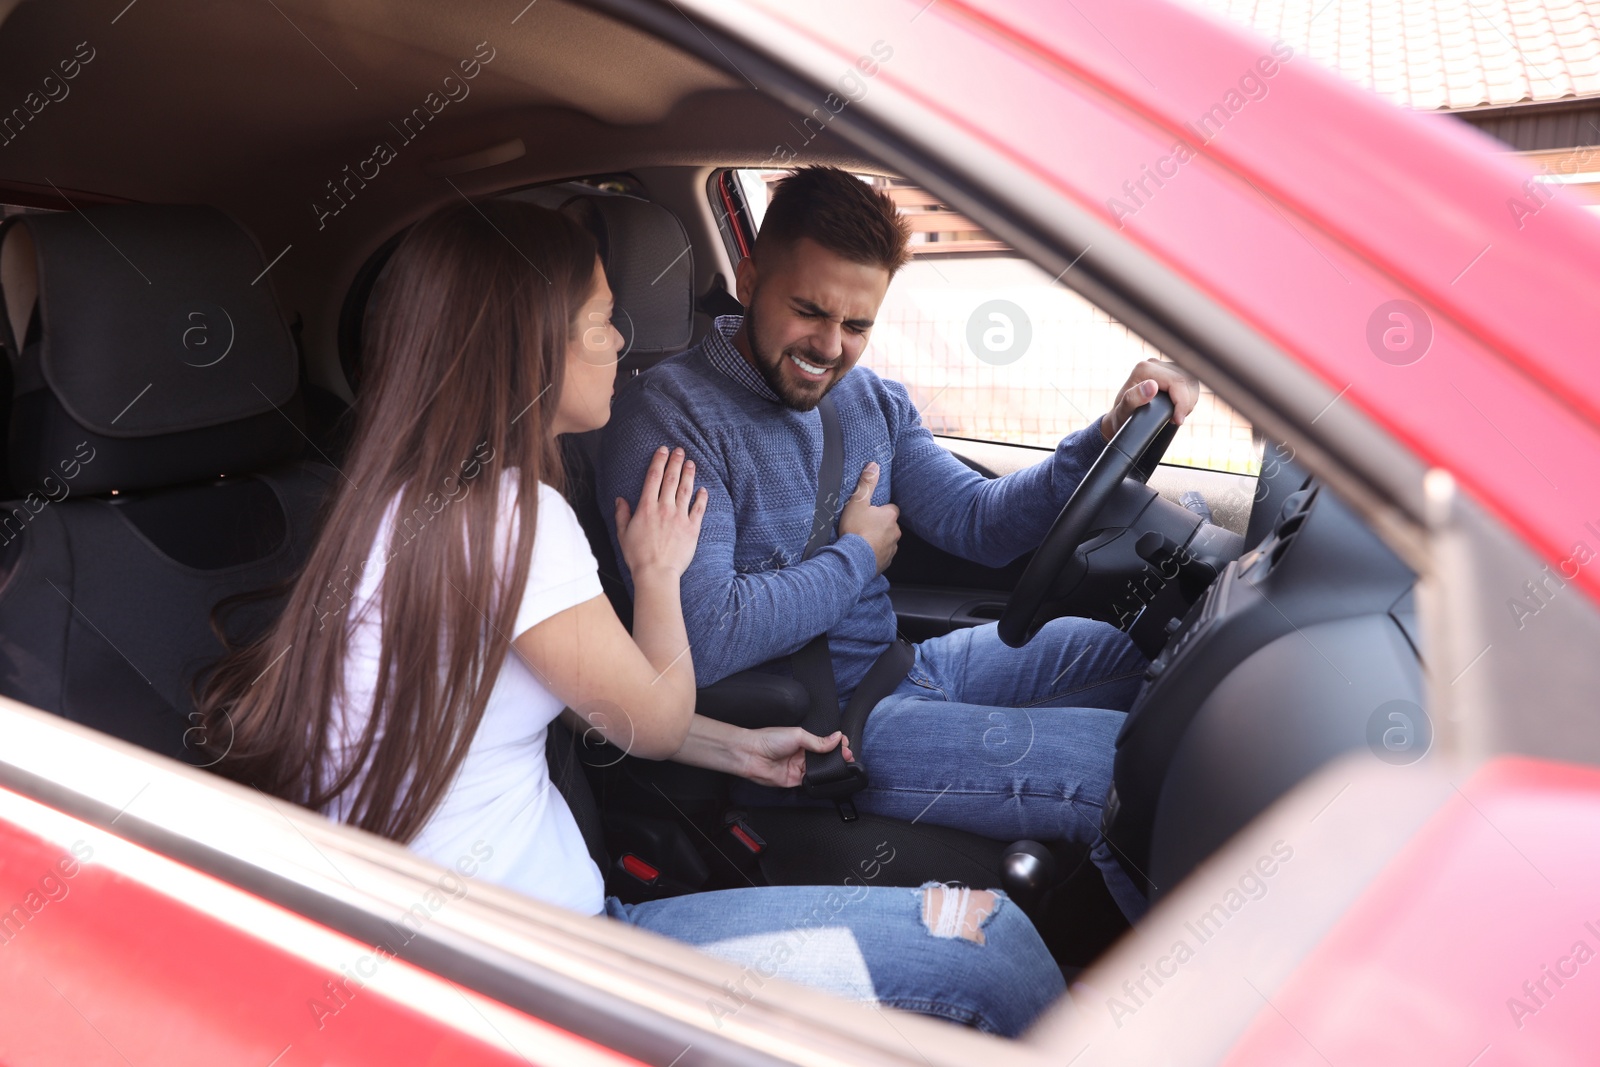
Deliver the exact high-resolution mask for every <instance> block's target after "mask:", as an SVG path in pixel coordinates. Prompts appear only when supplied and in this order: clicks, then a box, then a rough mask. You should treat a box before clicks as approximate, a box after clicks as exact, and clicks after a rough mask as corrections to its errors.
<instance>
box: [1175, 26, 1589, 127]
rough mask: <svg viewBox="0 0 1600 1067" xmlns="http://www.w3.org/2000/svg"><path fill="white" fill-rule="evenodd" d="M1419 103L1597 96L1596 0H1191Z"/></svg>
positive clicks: (1431, 106)
mask: <svg viewBox="0 0 1600 1067" xmlns="http://www.w3.org/2000/svg"><path fill="white" fill-rule="evenodd" d="M1190 2H1191V3H1194V4H1195V5H1197V6H1199V7H1200V8H1202V9H1204V10H1207V11H1209V12H1211V13H1212V14H1214V15H1218V16H1221V17H1223V18H1225V19H1231V20H1233V21H1235V22H1240V23H1243V24H1245V25H1247V26H1250V27H1251V28H1253V29H1254V30H1255V31H1256V32H1257V33H1260V34H1263V35H1264V36H1266V37H1269V38H1279V37H1281V38H1282V39H1283V40H1285V41H1287V42H1288V43H1289V44H1290V45H1292V46H1293V47H1294V49H1295V51H1297V52H1302V53H1304V54H1306V55H1309V56H1311V57H1312V58H1313V59H1315V60H1316V61H1317V62H1319V63H1322V64H1324V65H1326V66H1328V67H1331V68H1332V69H1334V70H1336V71H1338V72H1339V73H1340V74H1342V75H1344V76H1345V77H1347V78H1349V79H1350V80H1351V81H1354V82H1356V83H1357V84H1359V85H1362V86H1365V87H1366V88H1368V89H1372V90H1373V91H1375V92H1377V93H1380V94H1382V95H1383V96H1386V97H1388V98H1389V99H1391V100H1393V101H1395V102H1396V103H1399V104H1403V105H1404V106H1406V107H1410V108H1415V109H1417V110H1424V111H1426V110H1437V109H1460V108H1473V107H1485V106H1504V105H1508V104H1518V103H1541V102H1544V101H1549V100H1563V99H1569V98H1573V97H1590V96H1600V0H1376V2H1374V0H1190Z"/></svg>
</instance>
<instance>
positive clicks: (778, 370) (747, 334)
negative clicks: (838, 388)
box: [744, 300, 843, 411]
mask: <svg viewBox="0 0 1600 1067" xmlns="http://www.w3.org/2000/svg"><path fill="white" fill-rule="evenodd" d="M758 336H759V335H758V333H757V330H756V312H755V301H754V300H751V301H750V307H748V308H746V309H745V312H744V339H745V341H746V342H747V343H748V344H749V345H750V354H751V355H752V356H754V357H755V365H756V370H757V371H758V372H759V373H760V375H761V379H762V381H764V382H766V383H767V388H768V389H771V390H772V391H773V392H774V393H776V394H778V399H779V400H780V401H782V403H783V406H784V407H787V408H792V409H793V410H795V411H810V410H811V409H812V408H814V407H816V406H817V404H819V403H820V402H821V401H822V398H823V397H824V396H826V395H828V390H829V389H832V388H833V387H834V386H835V385H838V384H839V381H840V378H842V377H843V375H841V376H840V378H834V379H833V380H832V381H829V382H827V383H826V385H825V387H824V388H823V389H821V390H820V391H816V392H812V391H805V392H801V391H798V390H796V389H795V387H794V384H793V383H792V382H790V381H789V380H788V379H787V378H785V377H784V376H783V361H784V360H786V359H788V358H789V355H788V353H787V352H786V351H785V352H779V353H777V354H776V355H773V356H770V357H769V356H768V354H767V353H766V352H764V351H762V349H761V343H760V341H759V340H758V339H757V338H758ZM810 354H811V353H810V350H809V349H807V350H806V351H805V352H803V353H802V352H796V353H795V355H796V356H798V357H799V358H801V359H804V360H805V361H806V362H807V363H812V364H813V365H815V366H822V363H821V362H819V361H817V360H814V359H811V358H808V357H809V356H810ZM829 366H830V368H831V367H832V366H833V364H830V365H829Z"/></svg>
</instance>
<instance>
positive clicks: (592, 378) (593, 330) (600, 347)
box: [555, 256, 622, 433]
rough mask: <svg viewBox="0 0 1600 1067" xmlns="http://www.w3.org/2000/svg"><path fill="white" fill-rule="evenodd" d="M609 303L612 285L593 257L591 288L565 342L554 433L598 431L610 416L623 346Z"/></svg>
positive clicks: (610, 301)
mask: <svg viewBox="0 0 1600 1067" xmlns="http://www.w3.org/2000/svg"><path fill="white" fill-rule="evenodd" d="M612 303H613V301H612V297H611V286H610V284H609V283H607V281H606V272H605V269H604V268H603V267H601V266H600V257H598V256H596V257H595V261H594V285H593V287H592V288H591V289H590V291H589V299H588V300H587V301H585V302H584V304H583V306H582V307H581V308H579V309H578V317H577V320H576V321H575V322H574V323H573V324H572V330H571V333H570V335H569V339H568V341H567V380H566V384H565V385H564V386H562V389H561V398H560V400H559V401H558V402H557V406H556V418H555V431H556V433H582V432H583V431H585V430H598V429H599V428H600V427H602V426H604V425H605V424H606V420H607V419H609V418H610V417H611V388H612V385H613V384H614V383H615V382H616V378H617V361H618V360H619V359H620V358H621V356H620V355H619V354H618V350H619V349H620V348H621V347H622V334H620V333H619V332H617V328H616V327H615V326H613V325H611V308H612Z"/></svg>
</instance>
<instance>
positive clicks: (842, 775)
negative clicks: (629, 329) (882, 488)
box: [789, 396, 915, 822]
mask: <svg viewBox="0 0 1600 1067" xmlns="http://www.w3.org/2000/svg"><path fill="white" fill-rule="evenodd" d="M817 414H818V415H820V416H821V417H822V464H821V468H820V469H819V471H818V474H817V500H816V505H815V506H814V507H813V509H812V512H811V536H810V538H808V539H807V541H806V550H805V556H804V557H803V558H804V559H810V558H811V557H812V556H814V555H816V554H817V553H818V552H819V551H821V550H822V549H823V548H825V547H826V546H827V545H829V544H831V543H832V541H833V515H834V510H835V509H836V508H837V507H838V505H839V497H840V492H841V490H842V488H843V484H844V433H843V431H842V430H841V429H840V426H839V412H838V410H837V409H836V408H835V407H834V404H833V397H831V396H824V397H823V398H822V400H821V401H820V402H819V403H818V404H817ZM914 657H915V650H914V649H913V648H912V646H911V645H910V644H909V643H907V642H906V641H903V640H897V641H895V642H894V643H893V644H892V645H890V646H889V648H888V649H886V650H885V651H884V653H883V654H882V655H881V656H879V657H878V660H877V661H876V662H875V663H873V665H872V667H871V668H870V669H869V670H868V671H867V674H866V677H865V678H863V679H862V681H861V684H860V685H859V686H857V687H856V691H855V692H854V693H852V694H851V696H850V704H849V707H847V708H846V709H845V711H844V713H843V714H842V715H841V714H840V711H839V688H838V683H837V682H836V681H835V679H834V676H833V655H832V652H831V651H830V650H829V648H828V635H827V633H826V632H823V633H820V634H818V635H817V636H816V637H813V638H812V639H811V640H810V641H808V642H806V644H805V645H804V646H803V647H802V648H801V649H800V650H799V651H798V652H796V653H794V655H792V656H790V657H789V662H790V666H791V669H792V670H793V671H794V676H795V679H796V680H797V681H799V682H800V684H801V685H803V686H805V688H806V692H807V693H808V694H809V695H810V697H811V709H810V711H809V712H807V714H806V717H805V720H804V721H803V722H802V723H801V724H800V725H801V726H802V727H803V728H804V729H805V730H807V731H808V732H810V733H813V734H816V735H817V736H818V737H827V736H828V735H829V734H831V733H833V732H834V731H835V730H840V729H843V730H844V733H845V736H846V737H848V738H849V739H850V741H851V743H852V744H855V745H860V744H861V734H862V732H863V731H864V729H865V727H866V721H867V716H868V715H870V714H871V713H872V709H873V707H874V706H876V704H877V703H878V701H879V700H882V699H883V698H884V697H885V696H888V695H889V693H890V692H891V691H892V690H893V689H894V688H895V686H897V685H899V684H900V682H901V680H902V679H903V678H905V676H906V674H907V673H908V672H909V671H910V670H911V664H912V660H913V658H914ZM866 785H867V771H866V768H865V767H864V766H862V765H861V764H860V763H857V762H854V761H847V760H846V759H845V758H844V753H843V751H842V748H835V749H834V750H833V751H831V752H807V753H806V776H805V780H804V784H803V788H804V789H805V791H806V793H807V794H808V795H810V796H813V797H817V798H820V799H823V800H832V801H833V802H834V803H836V804H838V805H839V814H840V816H841V817H843V818H844V820H845V821H846V822H849V821H852V820H854V819H855V817H856V810H855V805H854V804H853V803H851V801H850V797H851V796H853V795H854V794H856V793H857V792H859V791H860V790H862V789H865V788H866Z"/></svg>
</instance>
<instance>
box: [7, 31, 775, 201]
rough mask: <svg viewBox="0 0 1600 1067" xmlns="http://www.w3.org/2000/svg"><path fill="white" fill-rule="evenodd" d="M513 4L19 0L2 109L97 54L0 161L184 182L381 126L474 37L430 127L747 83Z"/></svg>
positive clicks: (116, 182) (667, 97)
mask: <svg viewBox="0 0 1600 1067" xmlns="http://www.w3.org/2000/svg"><path fill="white" fill-rule="evenodd" d="M119 12H120V14H119ZM516 14H517V6H516V5H515V4H508V3H506V2H504V0H497V2H493V3H490V2H481V0H453V2H449V3H441V2H439V0H271V2H268V0H255V2H241V0H135V3H133V4H132V5H131V6H129V5H128V0H77V2H62V0H24V2H23V3H22V4H21V5H20V6H18V7H17V8H16V10H15V11H13V12H12V14H11V16H10V17H9V18H8V19H7V20H6V22H5V24H4V27H3V30H0V116H4V115H8V114H10V113H11V110H12V109H13V108H22V107H25V101H26V100H28V94H30V93H35V94H39V95H35V96H34V97H33V98H32V100H33V101H34V102H35V105H34V106H37V101H38V100H39V99H40V98H41V96H43V95H44V94H43V93H41V86H42V85H43V81H44V79H45V78H46V77H47V76H50V75H52V74H54V75H56V78H57V82H56V84H57V85H58V86H60V85H61V84H62V82H61V79H60V71H58V69H57V68H58V65H59V64H60V63H61V62H62V61H71V60H72V59H73V56H74V53H75V50H77V49H79V46H80V44H85V43H86V44H87V48H88V49H90V50H92V55H93V58H92V59H91V60H90V61H88V62H87V63H84V64H82V65H81V69H79V70H78V72H77V77H76V78H74V79H72V80H71V81H70V82H65V83H64V89H65V92H64V94H63V90H62V88H60V87H58V88H53V89H51V90H50V91H51V92H54V93H55V94H57V96H58V99H56V100H54V101H52V102H49V103H47V104H45V105H44V106H43V107H42V108H40V110H39V112H38V114H37V115H33V116H32V117H31V118H28V119H26V121H15V120H14V121H13V124H12V126H11V128H10V133H11V134H12V135H13V136H10V140H9V143H5V144H0V177H4V178H8V179H11V180H16V181H28V182H36V183H39V184H44V183H45V179H49V180H50V181H54V182H56V183H58V184H60V185H63V186H65V187H72V186H77V187H80V188H85V189H93V190H96V191H99V192H104V193H115V194H118V195H122V196H128V197H134V198H140V199H145V198H171V197H172V196H174V194H177V195H184V194H185V192H188V194H189V195H194V193H196V192H198V191H200V190H201V189H203V188H204V187H205V186H206V185H207V183H208V181H210V180H211V179H212V178H214V177H217V176H220V175H222V174H227V173H240V172H244V173H248V172H250V171H251V170H253V169H255V168H258V167H262V166H268V167H270V166H271V165H272V164H273V161H274V160H275V159H281V158H283V157H284V156H285V155H289V156H297V157H301V158H304V157H305V156H307V155H311V154H314V153H316V152H317V151H318V150H319V149H322V148H325V147H328V146H335V145H341V144H344V143H347V142H348V143H360V144H369V143H371V142H372V141H373V140H374V139H377V138H380V137H383V136H385V135H387V133H388V131H389V129H390V125H389V124H390V123H398V122H400V120H401V119H402V118H403V117H404V116H405V115H407V114H408V113H410V112H411V110H412V109H413V108H417V107H420V106H423V104H424V99H425V97H426V96H427V94H428V93H430V92H439V91H440V90H441V85H442V83H443V80H444V78H445V77H446V76H447V75H451V74H453V73H454V74H458V75H459V73H460V72H459V71H458V70H457V64H458V63H459V62H460V61H461V60H464V59H466V60H470V59H472V57H473V55H474V51H475V49H476V48H477V47H478V45H479V43H480V42H487V46H486V48H485V49H483V50H482V52H481V53H480V54H487V53H488V51H489V50H492V52H493V56H494V58H493V59H492V61H491V62H489V63H487V64H486V65H484V66H483V67H482V69H481V73H479V75H478V76H477V77H476V78H474V79H473V80H472V81H470V82H467V83H466V85H465V88H466V91H467V95H465V97H464V98H462V99H461V100H459V102H452V103H449V104H448V105H447V106H446V109H445V112H446V113H441V115H440V118H441V119H443V118H448V119H449V122H448V123H440V125H441V127H447V128H449V129H450V130H453V131H460V130H462V129H463V128H464V127H468V126H470V125H471V124H472V122H473V120H475V119H480V118H482V117H484V116H488V115H493V114H496V113H502V112H506V111H510V110H517V109H527V108H532V107H539V106H545V107H558V108H570V109H572V110H575V111H577V112H580V113H582V114H584V115H586V116H589V117H592V118H593V119H596V120H599V121H601V122H604V123H607V124H613V125H633V124H640V123H651V122H655V121H657V120H659V119H661V118H662V117H663V116H664V115H666V114H667V113H668V112H669V111H670V110H671V109H672V108H673V106H674V105H676V104H677V103H678V102H679V101H681V100H682V99H683V98H684V97H686V96H688V95H689V94H692V93H695V92H699V91H705V90H719V89H727V88H732V87H737V86H741V85H743V84H744V83H743V82H742V81H741V80H739V79H737V78H735V77H733V76H730V75H729V74H726V73H724V72H722V71H719V70H717V69H715V68H713V67H710V66H707V65H705V64H703V63H701V62H700V61H698V60H696V59H694V58H692V57H689V56H687V55H685V54H683V53H681V52H678V51H676V50H674V49H671V48H669V47H668V46H665V45H663V44H660V43H658V42H656V41H654V40H653V39H651V38H649V37H646V36H644V35H642V34H639V33H637V32H636V31H634V30H632V29H631V28H629V27H626V26H623V25H621V24H619V23H616V22H613V21H611V20H609V19H606V18H605V17H603V16H601V15H598V14H595V13H594V12H592V11H589V10H585V9H582V8H580V7H577V6H574V5H572V4H570V3H566V2H564V0H538V2H537V3H535V4H533V5H532V6H531V7H530V8H528V9H527V10H526V11H525V12H524V13H523V14H522V15H521V16H520V18H517V20H516V22H515V24H512V18H513V16H515V15H516ZM113 19H115V22H113ZM456 91H457V92H459V91H460V90H459V89H458V90H456ZM440 140H441V141H443V140H444V139H440ZM431 147H432V148H434V149H436V150H442V151H452V150H453V148H452V146H449V145H446V144H443V143H441V144H439V145H437V146H431Z"/></svg>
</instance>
